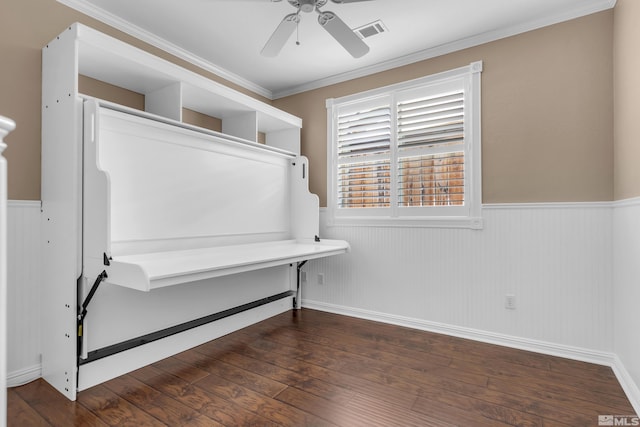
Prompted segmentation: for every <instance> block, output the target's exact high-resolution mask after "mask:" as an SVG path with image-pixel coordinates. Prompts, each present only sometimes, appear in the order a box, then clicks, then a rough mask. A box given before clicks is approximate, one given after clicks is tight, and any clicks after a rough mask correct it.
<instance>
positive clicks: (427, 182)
mask: <svg viewBox="0 0 640 427" xmlns="http://www.w3.org/2000/svg"><path fill="white" fill-rule="evenodd" d="M410 95H411V94H410ZM464 113H465V112H464V91H463V90H456V91H454V92H453V93H447V92H444V93H437V94H435V95H429V96H421V97H417V98H415V97H409V98H408V99H406V100H403V101H399V102H398V103H397V127H398V130H397V135H398V173H397V175H398V180H397V184H398V206H400V207H410V206H412V207H424V206H464V203H465V198H464V193H465V185H464V179H465V175H464V159H465V156H464V142H465V136H464V135H465V132H464V127H465V114H464Z"/></svg>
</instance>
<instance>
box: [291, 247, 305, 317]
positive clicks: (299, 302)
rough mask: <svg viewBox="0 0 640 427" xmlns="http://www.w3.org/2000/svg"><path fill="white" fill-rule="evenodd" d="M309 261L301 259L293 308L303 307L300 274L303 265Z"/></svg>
mask: <svg viewBox="0 0 640 427" xmlns="http://www.w3.org/2000/svg"><path fill="white" fill-rule="evenodd" d="M306 263H307V260H306V259H305V260H304V261H299V262H298V267H297V274H296V296H295V297H294V298H293V308H295V309H297V310H300V309H301V308H302V292H301V289H300V274H301V272H302V267H303V266H304V265H305V264H306Z"/></svg>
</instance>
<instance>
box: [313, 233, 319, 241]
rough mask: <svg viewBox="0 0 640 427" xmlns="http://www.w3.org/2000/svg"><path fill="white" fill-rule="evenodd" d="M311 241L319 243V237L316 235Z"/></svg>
mask: <svg viewBox="0 0 640 427" xmlns="http://www.w3.org/2000/svg"><path fill="white" fill-rule="evenodd" d="M313 240H314V241H315V242H319V241H320V236H318V235H317V234H316V236H315V237H314V238H313Z"/></svg>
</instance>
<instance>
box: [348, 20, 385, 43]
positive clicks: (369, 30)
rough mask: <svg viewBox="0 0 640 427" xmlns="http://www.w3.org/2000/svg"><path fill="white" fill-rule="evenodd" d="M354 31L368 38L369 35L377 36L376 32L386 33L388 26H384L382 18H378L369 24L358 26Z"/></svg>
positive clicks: (362, 37) (363, 37)
mask: <svg viewBox="0 0 640 427" xmlns="http://www.w3.org/2000/svg"><path fill="white" fill-rule="evenodd" d="M353 31H355V32H356V34H357V35H359V36H360V38H361V39H366V38H367V37H371V36H375V35H376V34H380V33H385V32H387V31H389V30H387V27H385V26H384V24H383V23H382V21H381V20H379V19H378V20H377V21H375V22H372V23H370V24H367V25H363V26H362V27H358V28H356V29H354V30H353Z"/></svg>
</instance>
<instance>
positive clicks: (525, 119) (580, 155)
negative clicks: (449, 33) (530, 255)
mask: <svg viewBox="0 0 640 427" xmlns="http://www.w3.org/2000/svg"><path fill="white" fill-rule="evenodd" d="M75 21H80V22H82V23H85V24H87V25H90V26H92V27H94V28H96V29H98V30H100V31H103V32H106V33H108V34H111V35H113V36H116V37H118V38H120V39H122V40H124V41H126V42H128V43H131V44H134V45H136V46H139V47H141V48H144V49H146V50H148V51H150V52H152V53H154V54H157V55H160V56H164V57H165V58H167V59H170V60H173V62H176V63H178V64H180V65H182V66H185V67H186V68H189V69H192V70H194V71H196V72H200V73H201V74H204V75H206V76H207V77H210V78H213V79H215V80H217V81H222V82H223V83H225V84H228V85H229V86H231V87H233V88H235V89H239V90H241V91H242V92H244V93H248V94H250V95H253V96H255V95H254V94H252V93H250V92H248V91H247V90H245V89H241V88H238V87H237V86H235V85H233V84H229V83H228V82H224V81H223V80H222V79H220V78H219V77H217V76H213V75H211V74H209V73H207V72H203V71H202V70H199V69H197V68H196V67H194V66H193V65H190V64H187V63H185V62H184V61H182V60H179V59H176V58H172V57H170V56H169V55H167V54H165V53H163V52H161V51H159V50H158V49H156V48H153V47H151V46H147V45H145V44H144V43H142V42H139V41H137V40H135V39H133V38H131V37H130V36H128V35H126V34H123V33H120V32H119V31H116V30H113V29H112V28H110V27H108V26H106V25H104V24H102V23H100V22H97V21H95V20H93V19H90V18H87V17H86V16H84V15H82V14H79V13H77V12H75V11H73V10H71V9H69V8H67V7H66V6H63V5H61V4H59V3H57V2H56V1H54V0H31V1H29V2H25V1H23V0H5V1H4V2H3V16H2V25H0V55H2V58H3V59H2V65H1V66H0V114H2V115H5V116H8V117H11V118H12V119H14V120H15V121H16V122H17V125H18V128H17V130H16V131H15V132H14V133H12V134H10V135H9V137H8V138H7V142H8V145H9V148H8V149H7V150H6V156H7V158H8V160H9V198H11V199H32V200H35V199H39V197H40V114H39V111H40V85H41V75H40V68H41V61H40V50H41V48H42V46H43V45H44V44H46V43H47V42H48V41H49V40H50V39H51V38H53V37H55V35H57V34H58V33H59V32H61V31H62V29H63V28H64V27H65V26H67V25H69V24H70V23H72V22H75ZM612 38H613V11H607V12H602V13H598V14H594V15H590V16H587V17H584V18H580V19H577V20H573V21H570V22H566V23H562V24H558V25H554V26H551V27H547V28H543V29H540V30H537V31H533V32H529V33H526V34H522V35H518V36H515V37H510V38H507V39H503V40H499V41H496V42H493V43H488V44H485V45H482V46H478V47H474V48H471V49H467V50H463V51H460V52H456V53H453V54H449V55H445V56H442V57H438V58H434V59H430V60H427V61H423V62H420V63H416V64H412V65H408V66H405V67H401V68H398V69H395V70H391V71H387V72H383V73H379V74H376V75H373V76H368V77H364V78H361V79H356V80H353V81H349V82H345V83H341V84H337V85H333V86H330V87H327V88H322V89H318V90H314V91H309V92H306V93H303V94H299V95H294V96H291V97H287V98H284V99H280V100H276V101H274V105H276V106H277V107H280V108H283V109H285V110H288V111H290V112H292V113H293V114H295V115H298V116H300V117H302V118H303V124H304V127H303V131H302V150H303V153H304V154H306V155H307V156H308V157H309V158H310V160H311V166H310V172H311V175H310V180H311V190H312V191H313V192H315V193H317V194H318V195H319V196H320V198H321V205H323V206H324V205H326V109H325V99H326V98H329V97H339V96H343V95H346V94H350V93H354V92H359V91H362V90H366V89H371V88H374V87H378V86H381V85H388V84H392V83H396V82H399V81H404V80H408V79H411V78H416V77H421V76H424V75H429V74H433V73H437V72H439V71H444V70H448V69H451V68H455V67H459V66H462V65H467V64H468V63H470V62H472V61H477V60H482V61H484V70H485V71H484V72H483V76H482V85H483V95H482V96H483V101H482V105H483V110H482V114H483V120H482V126H483V134H482V136H483V152H482V155H483V196H484V202H539V201H593V200H611V199H612V198H613V142H612V139H613V116H612V111H613V95H612V93H613V90H612V87H613V83H612V82H613V66H612V56H613V54H612V49H611V46H612V44H613V40H612ZM636 69H637V67H636ZM103 89H104V88H103ZM92 90H97V91H99V90H101V89H100V88H97V89H96V88H94V89H92ZM107 92H110V90H107ZM121 95H123V96H125V97H126V96H128V95H127V94H121ZM134 95H135V94H134ZM118 96H119V95H118ZM134 98H135V96H134ZM258 98H259V99H262V100H263V101H266V102H269V101H268V100H265V99H263V98H260V97H258ZM187 117H190V115H189V113H188V112H187ZM203 119H204V118H202V117H194V118H193V119H192V120H197V121H201V120H203ZM189 120H191V119H189ZM205 121H208V119H207V120H205ZM215 126H217V125H216V124H215V123H213V122H211V123H210V127H215Z"/></svg>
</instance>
